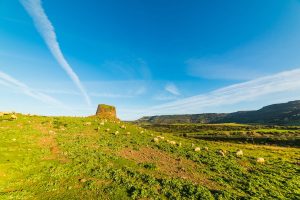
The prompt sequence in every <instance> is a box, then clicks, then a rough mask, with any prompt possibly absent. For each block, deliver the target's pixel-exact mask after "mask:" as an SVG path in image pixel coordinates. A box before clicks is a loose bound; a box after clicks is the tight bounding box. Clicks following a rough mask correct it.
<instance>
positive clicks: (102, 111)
mask: <svg viewBox="0 0 300 200" xmlns="http://www.w3.org/2000/svg"><path fill="white" fill-rule="evenodd" d="M96 116H98V117H101V118H106V119H117V113H116V108H115V107H114V106H110V105H105V104H99V105H98V109H97V112H96Z"/></svg>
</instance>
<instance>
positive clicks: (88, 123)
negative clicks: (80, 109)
mask: <svg viewBox="0 0 300 200" xmlns="http://www.w3.org/2000/svg"><path fill="white" fill-rule="evenodd" d="M83 125H84V126H90V125H92V122H85V123H83Z"/></svg>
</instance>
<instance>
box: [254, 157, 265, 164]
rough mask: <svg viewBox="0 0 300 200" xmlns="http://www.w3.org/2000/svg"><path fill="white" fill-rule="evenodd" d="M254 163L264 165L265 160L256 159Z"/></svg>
mask: <svg viewBox="0 0 300 200" xmlns="http://www.w3.org/2000/svg"><path fill="white" fill-rule="evenodd" d="M256 162H257V163H261V164H262V163H265V159H264V158H257V159H256Z"/></svg>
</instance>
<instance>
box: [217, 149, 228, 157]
mask: <svg viewBox="0 0 300 200" xmlns="http://www.w3.org/2000/svg"><path fill="white" fill-rule="evenodd" d="M218 153H219V155H221V156H223V157H224V156H225V153H226V151H223V150H220V151H218Z"/></svg>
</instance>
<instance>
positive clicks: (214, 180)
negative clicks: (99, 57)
mask: <svg viewBox="0 0 300 200" xmlns="http://www.w3.org/2000/svg"><path fill="white" fill-rule="evenodd" d="M15 116H16V118H14V119H13V118H11V115H9V114H8V115H7V114H6V115H3V116H0V153H1V155H0V199H189V200H190V199H299V198H300V189H299V188H300V176H299V174H300V173H299V172H300V157H299V155H300V150H299V149H298V148H292V147H289V148H287V147H277V146H269V145H253V144H237V143H223V142H218V141H205V140H199V139H195V138H192V137H182V136H180V134H175V133H174V134H170V133H165V132H156V131H153V130H147V129H143V128H141V127H137V126H136V125H132V124H129V123H124V122H119V121H113V120H111V121H109V120H105V119H101V118H97V117H88V118H80V117H78V118H74V117H43V116H29V115H21V114H15ZM214 131H215V130H214ZM236 131H237V130H236ZM293 131H297V130H293ZM116 133H117V134H116ZM155 138H156V139H155ZM196 149H197V150H196Z"/></svg>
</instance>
